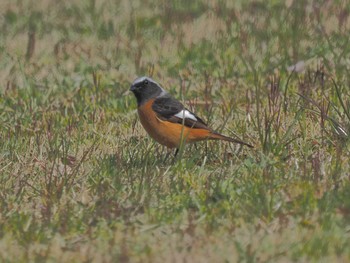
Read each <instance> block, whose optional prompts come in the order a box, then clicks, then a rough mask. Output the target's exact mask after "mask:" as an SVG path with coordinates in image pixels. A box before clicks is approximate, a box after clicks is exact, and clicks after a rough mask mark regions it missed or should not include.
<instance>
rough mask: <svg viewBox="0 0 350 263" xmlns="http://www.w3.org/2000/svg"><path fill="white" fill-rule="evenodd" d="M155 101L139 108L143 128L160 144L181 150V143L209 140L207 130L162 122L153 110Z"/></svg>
mask: <svg viewBox="0 0 350 263" xmlns="http://www.w3.org/2000/svg"><path fill="white" fill-rule="evenodd" d="M153 101H154V99H153V100H150V101H148V102H146V103H145V104H143V105H141V106H140V107H139V108H138V113H139V117H140V121H141V124H142V126H143V127H144V128H145V130H146V131H147V133H148V134H149V135H150V136H151V137H152V138H153V139H155V140H156V141H157V142H159V143H160V144H163V145H165V146H167V147H169V148H179V147H180V144H181V141H183V143H190V142H196V141H201V140H205V139H208V138H209V137H210V134H211V132H210V131H209V130H206V129H193V128H189V127H186V126H184V125H182V124H179V123H172V122H169V121H163V120H160V119H159V118H158V117H157V116H156V113H155V112H154V111H153V110H152V104H153Z"/></svg>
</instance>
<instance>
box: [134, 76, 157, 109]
mask: <svg viewBox="0 0 350 263" xmlns="http://www.w3.org/2000/svg"><path fill="white" fill-rule="evenodd" d="M130 90H131V91H132V92H133V93H134V95H135V97H136V99H137V104H138V106H140V105H142V104H143V103H145V102H147V101H148V100H149V99H152V98H155V97H157V96H158V95H160V94H161V93H162V89H161V88H160V87H159V86H158V84H157V83H155V82H154V81H153V80H152V79H150V78H140V79H136V80H135V81H134V83H133V84H132V85H131V87H130Z"/></svg>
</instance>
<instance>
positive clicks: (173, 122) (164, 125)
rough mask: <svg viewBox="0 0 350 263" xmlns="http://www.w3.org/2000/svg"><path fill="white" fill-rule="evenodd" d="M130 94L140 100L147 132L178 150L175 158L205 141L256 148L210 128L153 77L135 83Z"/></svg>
mask: <svg viewBox="0 0 350 263" xmlns="http://www.w3.org/2000/svg"><path fill="white" fill-rule="evenodd" d="M130 91H131V92H133V94H134V95H135V97H136V100H137V111H138V115H139V119H140V121H141V124H142V126H143V127H144V129H145V130H146V132H147V133H148V134H149V135H150V137H152V138H153V139H154V140H156V141H157V142H158V143H160V144H162V145H165V146H166V147H168V148H170V149H174V148H176V152H175V156H176V154H177V153H178V151H179V148H180V147H181V145H183V144H187V143H193V142H198V141H203V140H223V141H228V142H233V143H238V144H241V145H245V146H248V147H249V148H253V146H252V145H251V144H249V143H246V142H243V141H241V140H238V139H235V138H231V137H228V136H225V135H222V134H220V133H218V132H216V131H214V130H213V129H211V128H209V127H208V125H207V124H206V123H205V122H204V121H203V120H202V119H201V118H200V117H198V116H197V115H196V114H195V113H193V112H191V111H190V110H188V109H187V108H186V107H185V106H184V105H183V104H182V103H181V102H180V101H178V100H176V99H175V98H174V97H173V96H172V95H171V94H170V93H168V92H167V91H166V90H165V89H164V88H163V87H162V86H161V85H160V84H158V83H157V82H156V81H154V80H153V79H152V78H150V77H147V76H143V77H139V78H137V79H135V80H134V82H133V83H132V84H131V87H130Z"/></svg>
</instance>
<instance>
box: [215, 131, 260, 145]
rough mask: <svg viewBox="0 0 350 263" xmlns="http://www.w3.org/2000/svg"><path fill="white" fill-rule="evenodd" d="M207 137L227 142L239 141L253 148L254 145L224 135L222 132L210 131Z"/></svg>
mask: <svg viewBox="0 0 350 263" xmlns="http://www.w3.org/2000/svg"><path fill="white" fill-rule="evenodd" d="M209 138H210V139H214V140H223V141H228V142H234V143H239V144H242V145H245V146H248V147H249V148H254V146H253V145H250V144H249V143H246V142H243V141H241V140H238V139H234V138H231V137H227V136H225V135H222V134H220V133H216V132H213V133H210V135H209Z"/></svg>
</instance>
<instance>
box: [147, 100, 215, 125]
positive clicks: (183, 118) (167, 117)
mask: <svg viewBox="0 0 350 263" xmlns="http://www.w3.org/2000/svg"><path fill="white" fill-rule="evenodd" d="M152 109H153V110H154V111H155V112H156V114H157V117H158V118H159V119H161V120H163V121H170V122H173V123H179V124H184V125H185V126H187V127H191V128H198V129H206V130H208V129H209V128H208V127H207V125H206V123H205V122H204V121H203V120H202V119H201V118H199V117H198V116H197V115H195V114H194V113H193V112H191V111H189V110H188V109H186V108H185V107H184V105H182V103H181V102H180V101H178V100H176V99H174V98H173V97H171V96H170V95H166V96H163V97H160V98H157V99H155V100H154V102H153V104H152Z"/></svg>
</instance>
